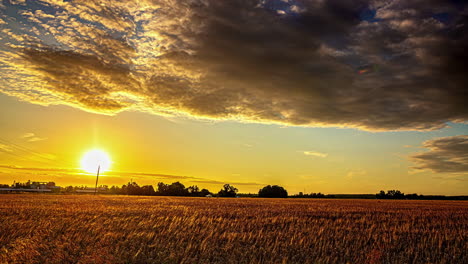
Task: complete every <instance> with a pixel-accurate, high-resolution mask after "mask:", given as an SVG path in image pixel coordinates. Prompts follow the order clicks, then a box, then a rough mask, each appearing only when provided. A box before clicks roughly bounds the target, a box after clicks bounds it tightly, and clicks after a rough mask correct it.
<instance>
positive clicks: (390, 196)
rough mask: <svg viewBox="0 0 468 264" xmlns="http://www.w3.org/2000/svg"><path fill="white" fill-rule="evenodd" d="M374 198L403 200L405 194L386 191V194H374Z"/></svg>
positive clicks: (397, 191)
mask: <svg viewBox="0 0 468 264" xmlns="http://www.w3.org/2000/svg"><path fill="white" fill-rule="evenodd" d="M376 197H377V198H378V199H404V198H405V194H404V193H402V192H400V191H399V190H388V191H387V193H385V192H384V191H380V193H378V194H376Z"/></svg>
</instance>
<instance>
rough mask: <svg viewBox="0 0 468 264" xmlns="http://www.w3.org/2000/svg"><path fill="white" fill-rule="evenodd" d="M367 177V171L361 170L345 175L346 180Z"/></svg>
mask: <svg viewBox="0 0 468 264" xmlns="http://www.w3.org/2000/svg"><path fill="white" fill-rule="evenodd" d="M365 175H367V171H366V170H362V169H357V170H351V171H349V172H348V173H347V174H346V178H347V179H350V180H351V179H353V178H355V177H359V176H365Z"/></svg>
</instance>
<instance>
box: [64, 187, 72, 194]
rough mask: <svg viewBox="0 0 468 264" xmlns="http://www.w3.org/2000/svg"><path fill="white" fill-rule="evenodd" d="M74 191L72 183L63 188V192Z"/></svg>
mask: <svg viewBox="0 0 468 264" xmlns="http://www.w3.org/2000/svg"><path fill="white" fill-rule="evenodd" d="M73 191H74V188H73V186H71V185H70V186H67V187H65V188H63V192H66V193H72V192H73Z"/></svg>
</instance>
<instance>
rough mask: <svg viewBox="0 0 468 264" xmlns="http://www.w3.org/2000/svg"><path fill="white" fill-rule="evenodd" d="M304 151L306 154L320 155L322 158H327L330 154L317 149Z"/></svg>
mask: <svg viewBox="0 0 468 264" xmlns="http://www.w3.org/2000/svg"><path fill="white" fill-rule="evenodd" d="M303 153H304V155H306V156H315V157H320V158H326V157H327V156H328V154H327V153H321V152H317V151H304V152H303Z"/></svg>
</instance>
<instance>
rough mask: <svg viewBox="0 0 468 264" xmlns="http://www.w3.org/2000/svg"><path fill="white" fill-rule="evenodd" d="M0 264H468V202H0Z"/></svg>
mask: <svg viewBox="0 0 468 264" xmlns="http://www.w3.org/2000/svg"><path fill="white" fill-rule="evenodd" d="M0 202H1V203H0V213H1V217H0V263H2V264H3V263H468V255H467V248H468V202H465V201H458V202H457V201H388V200H385V201H380V200H331V199H327V200H325V199H324V200H321V199H249V198H239V199H229V198H182V197H181V198H176V197H134V196H133V197H126V196H85V195H83V196H78V195H76V196H73V195H0Z"/></svg>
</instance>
